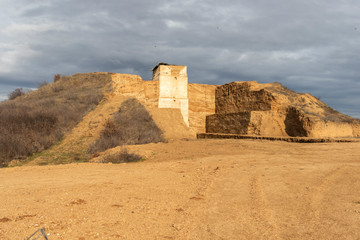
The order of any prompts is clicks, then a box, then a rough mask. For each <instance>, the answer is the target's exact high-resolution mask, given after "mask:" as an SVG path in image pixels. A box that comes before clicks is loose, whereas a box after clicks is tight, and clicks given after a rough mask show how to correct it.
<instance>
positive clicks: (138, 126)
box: [89, 99, 164, 153]
mask: <svg viewBox="0 0 360 240" xmlns="http://www.w3.org/2000/svg"><path fill="white" fill-rule="evenodd" d="M162 141H164V138H163V133H162V131H161V130H160V129H159V128H158V126H157V125H156V124H155V122H154V121H153V119H152V117H151V116H150V114H149V113H148V112H147V110H146V109H145V107H144V106H143V105H141V103H140V102H139V101H138V100H136V99H129V100H127V101H125V102H124V103H123V104H122V105H121V107H120V108H119V110H118V111H117V112H116V113H115V114H114V116H113V118H111V119H108V120H107V121H106V123H105V129H104V130H103V131H102V133H101V136H100V138H99V139H98V140H97V141H96V142H95V143H94V144H92V145H91V146H90V149H89V152H90V153H96V152H102V151H105V150H106V149H109V148H113V147H116V146H121V145H129V144H131V145H134V144H146V143H150V142H162Z"/></svg>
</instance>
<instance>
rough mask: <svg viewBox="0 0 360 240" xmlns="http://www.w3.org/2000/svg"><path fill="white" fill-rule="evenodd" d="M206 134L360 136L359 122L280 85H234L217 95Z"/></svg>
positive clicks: (223, 87) (316, 100) (227, 85)
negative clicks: (213, 112)
mask: <svg viewBox="0 0 360 240" xmlns="http://www.w3.org/2000/svg"><path fill="white" fill-rule="evenodd" d="M215 112H216V113H215V114H213V115H210V116H207V119H206V132H209V133H236V134H249V135H262V136H291V137H354V136H355V137H356V136H359V122H358V121H357V120H355V119H353V118H351V117H349V116H346V115H344V114H341V113H339V112H337V111H335V110H333V109H332V108H330V107H329V106H327V105H326V104H325V103H323V102H322V101H320V100H319V99H317V98H315V97H313V96H311V95H310V94H300V93H296V92H293V91H291V90H289V89H287V88H286V87H284V86H282V85H281V84H279V83H268V84H258V83H257V82H255V81H252V82H232V83H228V84H225V85H223V86H219V87H217V88H216V92H215Z"/></svg>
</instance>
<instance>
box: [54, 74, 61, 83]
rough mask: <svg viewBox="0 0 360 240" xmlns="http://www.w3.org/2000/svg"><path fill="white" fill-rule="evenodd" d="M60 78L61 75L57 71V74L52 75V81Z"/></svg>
mask: <svg viewBox="0 0 360 240" xmlns="http://www.w3.org/2000/svg"><path fill="white" fill-rule="evenodd" d="M60 78H61V75H60V74H59V73H58V74H55V75H54V82H57V81H59V80H60Z"/></svg>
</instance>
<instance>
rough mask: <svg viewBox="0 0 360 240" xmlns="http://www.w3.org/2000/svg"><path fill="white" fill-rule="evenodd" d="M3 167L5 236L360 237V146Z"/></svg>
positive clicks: (251, 148) (180, 146)
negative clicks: (40, 232)
mask: <svg viewBox="0 0 360 240" xmlns="http://www.w3.org/2000/svg"><path fill="white" fill-rule="evenodd" d="M130 150H131V151H133V152H136V153H139V154H141V155H143V156H146V158H147V159H148V160H147V161H145V162H139V163H131V164H118V165H115V164H96V163H81V164H69V165H58V166H27V167H16V168H7V169H0V190H1V195H0V202H1V203H2V207H1V211H0V214H1V215H0V239H5V240H6V239H24V238H26V237H27V236H29V235H30V234H31V233H32V232H34V231H35V230H37V229H38V228H40V227H45V228H46V231H47V233H49V234H50V235H49V239H54V240H56V239H78V240H80V239H354V240H355V239H359V238H360V232H359V222H360V160H359V156H360V143H358V142H357V143H324V144H299V143H287V142H270V141H259V140H257V141H253V140H229V139H227V140H191V141H174V142H170V143H166V144H165V143H157V144H147V145H142V146H139V145H137V146H131V147H130Z"/></svg>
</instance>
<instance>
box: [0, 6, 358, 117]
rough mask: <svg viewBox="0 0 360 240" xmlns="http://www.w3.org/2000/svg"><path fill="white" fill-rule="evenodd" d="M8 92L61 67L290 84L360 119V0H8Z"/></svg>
mask: <svg viewBox="0 0 360 240" xmlns="http://www.w3.org/2000/svg"><path fill="white" fill-rule="evenodd" d="M0 3H1V5H0V98H1V97H3V98H4V97H5V98H6V96H7V94H8V93H9V92H10V91H12V90H13V89H15V88H18V87H22V88H24V89H26V88H33V87H36V86H37V85H38V83H40V82H43V81H49V82H50V81H52V79H53V76H54V74H56V73H60V74H63V75H70V74H74V73H78V72H82V73H84V72H96V71H104V72H118V73H131V74H139V75H141V77H142V78H143V79H145V80H150V79H151V69H152V67H154V66H155V65H156V64H157V63H158V62H168V63H171V64H178V65H187V66H188V75H189V81H190V82H194V83H207V84H223V83H227V82H231V81H247V80H256V81H258V82H261V83H264V82H274V81H276V82H281V83H283V84H284V85H286V86H287V87H289V88H290V89H293V90H296V91H299V92H309V93H311V94H313V95H314V96H316V97H321V100H323V101H325V102H326V103H328V104H329V105H330V106H331V107H333V108H335V109H336V110H338V111H341V112H343V113H346V114H348V115H351V116H354V117H358V118H360V104H359V103H360V94H359V91H360V1H358V0H222V1H219V0H173V1H171V0H167V1H162V0H152V1H149V0H102V1H99V0H96V1H95V0H32V1H28V0H0Z"/></svg>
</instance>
